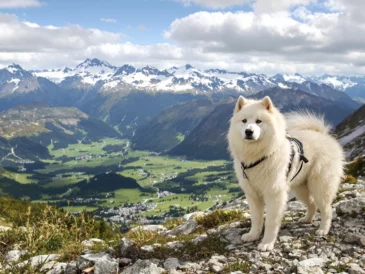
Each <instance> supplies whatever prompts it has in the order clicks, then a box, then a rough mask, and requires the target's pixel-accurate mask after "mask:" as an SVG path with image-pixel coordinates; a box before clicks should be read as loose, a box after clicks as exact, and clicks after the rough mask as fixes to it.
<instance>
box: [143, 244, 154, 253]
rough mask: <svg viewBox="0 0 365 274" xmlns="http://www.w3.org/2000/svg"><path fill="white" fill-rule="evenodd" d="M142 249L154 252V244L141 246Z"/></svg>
mask: <svg viewBox="0 0 365 274" xmlns="http://www.w3.org/2000/svg"><path fill="white" fill-rule="evenodd" d="M141 250H143V251H147V252H152V251H153V246H152V245H145V246H142V247H141Z"/></svg>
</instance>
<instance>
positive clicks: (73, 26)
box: [0, 0, 365, 75]
mask: <svg viewBox="0 0 365 274" xmlns="http://www.w3.org/2000/svg"><path fill="white" fill-rule="evenodd" d="M363 10H365V1H358V0H275V1H273V0H107V1H102V0H73V1H72V0H11V1H10V0H0V36H1V39H0V67H1V66H6V65H7V64H9V63H13V62H14V63H19V64H21V65H22V66H24V67H25V68H29V69H42V68H59V67H65V66H69V67H72V66H75V65H77V64H78V63H79V62H81V61H83V60H84V59H86V58H99V59H102V60H105V61H108V62H110V63H112V64H115V65H117V66H121V65H123V64H126V63H128V64H132V65H135V66H137V67H141V66H144V65H152V66H156V67H158V68H166V67H170V66H173V65H177V66H179V65H183V64H186V63H190V64H192V65H194V66H196V67H199V68H222V69H230V70H235V71H247V72H255V73H266V74H275V73H278V72H281V73H296V72H297V73H301V74H304V75H313V74H315V75H318V74H323V73H330V74H354V75H355V74H365V39H363V38H362V37H364V36H365V17H364V16H363Z"/></svg>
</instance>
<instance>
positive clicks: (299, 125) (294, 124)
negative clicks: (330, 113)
mask: <svg viewBox="0 0 365 274" xmlns="http://www.w3.org/2000/svg"><path fill="white" fill-rule="evenodd" d="M286 121H287V127H288V130H289V131H290V130H312V131H316V132H321V133H329V132H330V130H331V125H329V124H327V123H326V122H325V121H324V118H323V116H317V115H316V114H314V113H312V112H309V111H304V112H291V113H289V114H287V115H286Z"/></svg>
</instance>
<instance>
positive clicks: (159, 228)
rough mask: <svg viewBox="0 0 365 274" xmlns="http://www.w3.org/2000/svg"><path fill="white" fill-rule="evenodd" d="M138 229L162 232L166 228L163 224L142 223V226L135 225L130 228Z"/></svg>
mask: <svg viewBox="0 0 365 274" xmlns="http://www.w3.org/2000/svg"><path fill="white" fill-rule="evenodd" d="M138 230H143V231H148V232H163V231H165V230H167V228H166V227H164V226H163V225H142V226H136V227H134V228H132V229H131V231H138Z"/></svg>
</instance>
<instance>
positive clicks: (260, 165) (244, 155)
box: [228, 96, 344, 251]
mask: <svg viewBox="0 0 365 274" xmlns="http://www.w3.org/2000/svg"><path fill="white" fill-rule="evenodd" d="M329 129H330V128H329V126H327V125H326V124H325V123H324V121H323V119H321V118H318V117H316V116H314V115H312V114H309V113H292V114H289V115H288V116H287V119H286V121H285V118H284V116H283V115H282V114H281V113H280V112H279V110H278V109H277V108H276V107H275V106H274V105H273V103H272V101H271V99H270V98H269V97H265V98H264V99H263V100H259V101H256V100H249V99H245V98H243V97H242V96H240V97H239V99H238V101H237V103H236V107H235V110H234V114H233V117H232V119H231V125H230V129H229V133H228V142H229V149H230V152H231V155H232V158H233V160H234V168H235V172H236V175H237V178H238V181H239V185H240V187H241V188H242V189H243V191H244V193H245V195H246V198H247V202H248V205H249V208H250V211H251V222H252V223H251V230H250V231H249V232H248V233H247V234H244V235H242V240H243V241H246V242H249V241H255V240H257V239H259V237H260V234H261V231H262V227H263V218H264V207H265V205H266V221H265V233H264V238H263V240H262V242H261V243H260V244H259V246H258V249H259V250H262V251H266V250H271V249H273V248H274V244H275V241H276V237H277V235H278V232H279V229H280V225H281V220H282V218H283V214H284V211H285V207H286V202H287V197H288V193H289V192H290V191H292V192H293V193H294V194H295V196H296V197H297V198H298V199H300V200H301V201H303V202H304V204H305V205H306V206H307V207H308V208H307V213H306V216H305V217H303V218H301V219H300V220H299V222H311V221H312V220H313V217H314V215H315V213H316V211H317V208H318V209H319V210H320V213H321V224H320V227H319V229H318V230H317V231H316V234H317V235H326V234H327V233H328V231H329V229H330V227H331V219H332V207H331V204H332V201H333V199H334V198H335V196H336V192H337V190H338V187H339V184H340V182H341V178H342V177H343V165H344V153H343V150H342V147H341V146H340V144H339V143H338V142H337V141H336V140H335V139H334V138H333V137H332V136H331V135H330V134H329ZM288 134H289V136H290V137H295V138H297V139H295V138H288ZM303 154H304V155H303Z"/></svg>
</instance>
